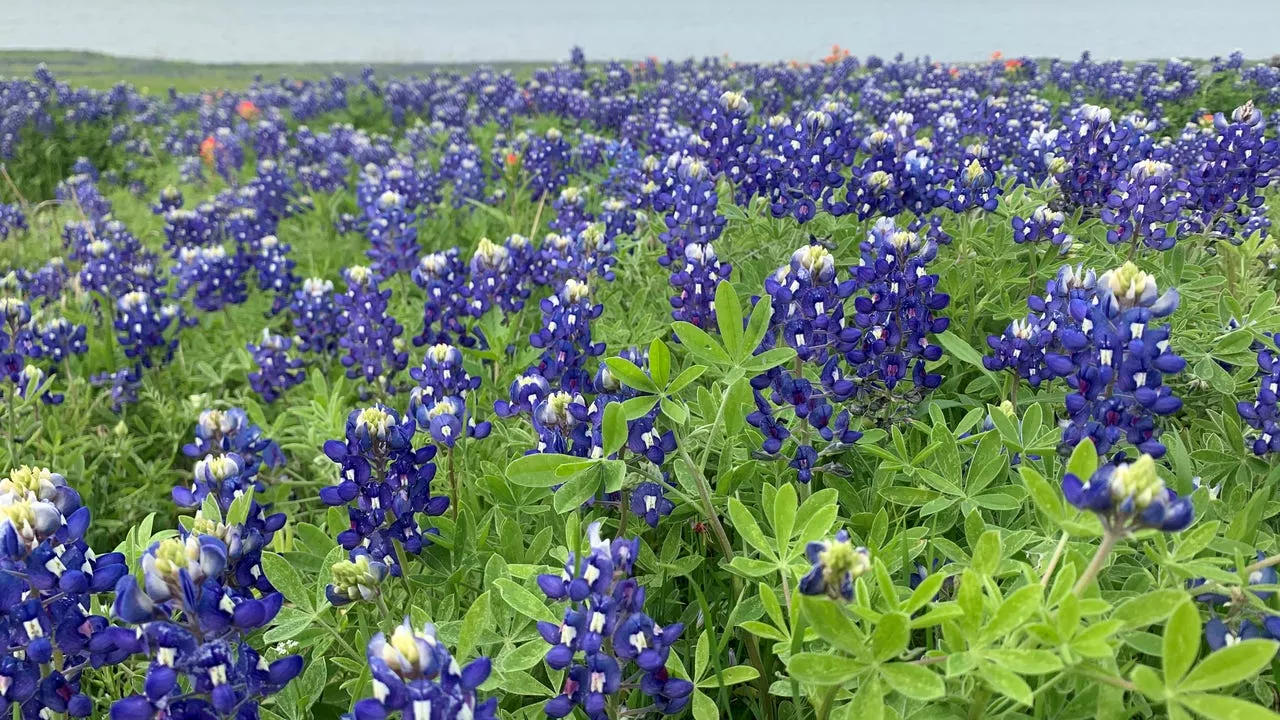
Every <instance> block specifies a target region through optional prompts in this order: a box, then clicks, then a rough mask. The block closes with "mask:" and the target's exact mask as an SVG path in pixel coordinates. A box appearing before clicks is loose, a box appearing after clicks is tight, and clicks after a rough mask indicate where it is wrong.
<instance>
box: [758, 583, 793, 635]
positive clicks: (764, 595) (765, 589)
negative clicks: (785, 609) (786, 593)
mask: <svg viewBox="0 0 1280 720" xmlns="http://www.w3.org/2000/svg"><path fill="white" fill-rule="evenodd" d="M784 572H787V571H784ZM758 589H759V591H760V604H761V605H763V606H764V612H765V614H766V615H768V616H769V619H770V620H772V621H773V623H774V624H775V625H777V626H778V627H780V628H784V627H787V618H786V616H785V615H783V614H782V605H781V604H780V603H779V602H778V595H777V593H775V592H774V591H773V587H772V586H770V585H768V584H767V583H763V582H762V583H760V584H759V586H758Z"/></svg>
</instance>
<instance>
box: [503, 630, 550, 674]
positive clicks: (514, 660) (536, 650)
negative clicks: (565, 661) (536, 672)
mask: <svg viewBox="0 0 1280 720" xmlns="http://www.w3.org/2000/svg"><path fill="white" fill-rule="evenodd" d="M546 655H547V644H546V643H545V642H543V641H542V640H541V638H539V639H536V640H532V641H530V642H527V643H525V644H524V645H521V646H520V647H518V648H516V649H515V650H512V651H511V652H509V653H507V654H506V655H503V656H502V657H501V658H500V659H499V660H498V671H499V672H503V673H509V672H515V671H517V670H528V669H529V668H531V667H533V666H535V665H537V664H538V663H539V662H542V658H544V657H546Z"/></svg>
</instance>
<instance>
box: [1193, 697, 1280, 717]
mask: <svg viewBox="0 0 1280 720" xmlns="http://www.w3.org/2000/svg"><path fill="white" fill-rule="evenodd" d="M1178 702H1179V703H1182V704H1183V705H1186V706H1187V707H1189V708H1191V709H1192V710H1194V711H1195V712H1196V713H1198V714H1200V715H1203V716H1205V717H1207V718H1209V720H1278V719H1280V715H1278V714H1276V713H1274V712H1272V711H1270V710H1268V709H1266V708H1264V707H1262V706H1261V705H1254V704H1253V703H1251V702H1249V701H1247V700H1241V699H1240V698H1235V697H1231V696H1230V695H1212V694H1209V693H1193V694H1191V695H1180V696H1178Z"/></svg>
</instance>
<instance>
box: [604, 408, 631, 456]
mask: <svg viewBox="0 0 1280 720" xmlns="http://www.w3.org/2000/svg"><path fill="white" fill-rule="evenodd" d="M601 429H602V432H603V442H604V446H603V447H602V448H601V450H602V451H603V453H604V454H605V455H612V454H614V453H616V452H618V448H620V447H622V446H623V444H624V443H626V442H627V418H626V413H625V411H624V410H623V408H622V403H618V402H611V403H609V404H608V405H605V406H604V423H603V424H602V428H601Z"/></svg>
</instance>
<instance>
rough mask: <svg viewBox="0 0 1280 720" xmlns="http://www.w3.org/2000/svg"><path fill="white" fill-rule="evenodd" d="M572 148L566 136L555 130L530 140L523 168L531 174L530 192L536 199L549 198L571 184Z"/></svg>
mask: <svg viewBox="0 0 1280 720" xmlns="http://www.w3.org/2000/svg"><path fill="white" fill-rule="evenodd" d="M569 162H570V147H569V143H568V141H566V140H565V139H564V133H562V132H561V131H560V130H558V129H556V128H551V129H549V130H547V131H546V132H545V133H544V134H542V135H540V136H537V137H533V138H531V139H530V140H529V145H528V148H527V149H526V150H525V152H524V155H523V157H521V158H520V169H521V170H522V171H523V172H525V173H527V174H528V177H529V191H530V192H531V193H532V195H533V197H535V198H546V197H547V196H549V195H552V194H554V193H556V192H559V190H560V188H562V187H564V186H565V185H566V184H567V183H568V182H569V177H568V169H569Z"/></svg>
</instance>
